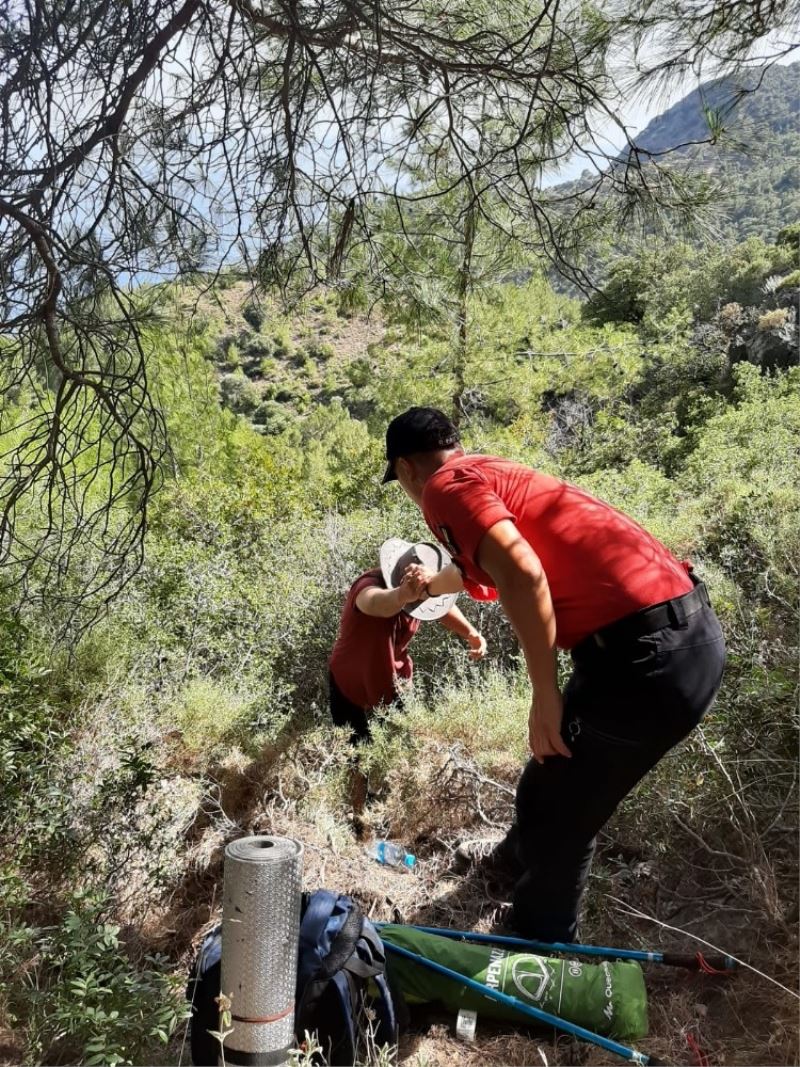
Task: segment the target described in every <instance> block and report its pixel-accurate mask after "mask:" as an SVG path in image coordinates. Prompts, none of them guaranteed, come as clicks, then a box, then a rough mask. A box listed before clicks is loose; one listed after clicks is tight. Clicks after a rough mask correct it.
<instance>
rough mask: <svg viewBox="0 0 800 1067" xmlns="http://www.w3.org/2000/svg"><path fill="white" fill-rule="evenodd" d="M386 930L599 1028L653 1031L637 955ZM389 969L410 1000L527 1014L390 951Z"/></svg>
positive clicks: (618, 1033) (629, 1036)
mask: <svg viewBox="0 0 800 1067" xmlns="http://www.w3.org/2000/svg"><path fill="white" fill-rule="evenodd" d="M380 934H381V937H382V938H383V940H384V941H387V942H388V943H389V944H393V945H399V946H400V947H401V948H405V949H408V951H409V952H415V953H416V954H417V955H418V956H423V957H424V958H425V959H429V960H433V961H434V962H436V963H440V964H442V965H443V966H445V967H448V968H450V970H452V971H457V972H458V973H459V974H463V975H465V976H466V977H468V978H474V979H475V980H476V981H478V982H482V983H483V984H484V985H487V986H490V987H491V988H493V989H495V990H498V991H499V992H501V993H506V994H507V995H509V996H512V997H516V998H517V999H518V1000H521V1001H522V1002H523V1003H524V1004H528V1005H531V1006H532V1007H535V1008H539V1009H540V1010H542V1011H546V1012H550V1014H552V1015H557V1016H559V1017H560V1018H562V1019H567V1020H568V1021H569V1022H572V1023H577V1024H578V1025H579V1026H584V1027H586V1028H587V1029H588V1030H594V1031H595V1033H598V1034H605V1035H606V1036H608V1037H614V1038H618V1039H624V1040H628V1041H631V1040H635V1039H637V1038H640V1037H645V1036H646V1034H647V1026H648V1024H647V991H646V989H645V984H644V975H643V974H642V969H641V967H640V966H639V964H638V963H636V962H634V961H613V962H612V961H609V960H605V961H603V962H602V963H599V964H597V963H586V962H585V961H584V960H562V959H553V958H551V957H549V956H538V955H534V954H533V953H530V952H511V951H508V950H507V949H504V948H501V947H500V946H499V945H486V944H480V945H477V944H472V943H470V942H467V941H455V940H452V939H451V938H447V937H438V936H437V935H436V934H427V933H423V932H422V931H421V930H415V929H414V928H413V927H408V926H393V925H389V926H384V927H382V928H381V931H380ZM387 970H388V972H389V975H390V977H391V980H392V982H393V983H395V984H396V985H397V987H398V988H399V989H400V991H401V992H402V993H403V995H404V997H405V998H406V1000H407V1001H408V1002H409V1003H411V1004H413V1003H417V1004H421V1003H434V1002H435V1003H439V1004H441V1005H442V1006H443V1007H445V1008H448V1009H452V1010H453V1011H458V1010H459V1009H461V1008H466V1009H468V1010H470V1011H475V1012H477V1013H478V1015H479V1016H480V1015H483V1016H486V1017H487V1018H492V1019H509V1020H514V1021H517V1022H518V1021H520V1020H521V1019H525V1018H526V1017H525V1016H523V1015H522V1014H521V1013H518V1012H515V1011H514V1010H513V1009H511V1008H507V1007H505V1006H504V1005H502V1004H498V1003H497V1002H496V1001H493V1000H490V999H489V998H488V997H483V996H481V994H480V993H478V992H476V991H474V990H472V989H468V988H467V987H466V986H464V985H461V984H460V983H458V982H456V981H455V979H451V978H447V977H446V976H445V975H442V974H437V973H436V972H434V971H432V970H429V969H428V968H427V967H423V966H422V965H421V964H418V963H415V962H414V961H412V960H409V959H406V958H404V957H402V956H397V955H395V954H393V953H391V952H388V953H387ZM528 1021H529V1020H528Z"/></svg>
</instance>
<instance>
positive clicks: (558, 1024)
mask: <svg viewBox="0 0 800 1067" xmlns="http://www.w3.org/2000/svg"><path fill="white" fill-rule="evenodd" d="M384 925H386V924H384ZM415 929H418V930H422V929H424V927H416V928H415ZM383 945H384V948H386V949H387V950H388V951H389V952H393V953H395V954H396V955H398V956H403V957H404V958H405V959H408V960H411V961H412V962H414V963H419V964H421V965H422V966H423V967H427V968H428V969H429V970H431V971H435V972H436V973H437V974H441V975H444V976H445V978H452V979H453V981H454V982H459V983H460V984H461V985H464V986H467V988H468V989H472V990H474V991H475V992H476V993H480V994H481V995H482V996H485V997H488V998H489V1000H496V1001H497V1003H498V1004H504V1005H505V1006H506V1007H507V1008H513V1009H514V1011H517V1012H519V1013H520V1014H521V1015H526V1016H527V1017H528V1018H530V1019H535V1020H536V1021H537V1022H540V1023H545V1024H547V1025H548V1026H553V1027H555V1028H556V1029H557V1030H563V1031H564V1032H565V1033H567V1034H572V1036H573V1037H579V1038H582V1039H583V1040H584V1041H591V1043H592V1044H593V1045H599V1046H600V1048H604V1049H605V1050H606V1051H607V1052H613V1053H614V1054H615V1055H617V1056H621V1057H622V1059H624V1060H629V1061H630V1062H631V1063H637V1064H641V1065H643V1067H648V1065H653V1067H655V1065H657V1064H660V1063H661V1061H660V1060H657V1059H654V1057H652V1056H648V1055H647V1054H646V1053H644V1052H637V1051H636V1049H632V1048H628V1046H627V1045H620V1044H619V1042H617V1041H612V1040H611V1039H610V1038H608V1037H603V1036H602V1035H601V1034H596V1033H594V1032H593V1031H592V1030H586V1029H585V1028H584V1027H583V1026H578V1025H577V1024H576V1023H570V1022H567V1020H566V1019H560V1018H559V1017H558V1016H557V1015H551V1014H550V1012H547V1011H542V1010H541V1009H540V1008H534V1007H533V1006H532V1005H530V1004H524V1003H523V1002H522V1001H521V1000H518V999H517V998H516V997H512V996H510V995H509V994H508V993H501V992H500V990H499V989H492V988H491V987H490V986H487V985H484V984H483V982H478V981H477V980H476V979H474V978H468V977H467V976H466V975H464V974H459V972H458V971H452V970H451V969H450V968H449V967H445V966H444V964H442V963H436V962H434V960H428V959H426V958H425V957H424V956H418V955H417V953H416V952H410V951H409V950H408V949H407V948H401V947H400V945H393V944H392V943H391V941H384V942H383Z"/></svg>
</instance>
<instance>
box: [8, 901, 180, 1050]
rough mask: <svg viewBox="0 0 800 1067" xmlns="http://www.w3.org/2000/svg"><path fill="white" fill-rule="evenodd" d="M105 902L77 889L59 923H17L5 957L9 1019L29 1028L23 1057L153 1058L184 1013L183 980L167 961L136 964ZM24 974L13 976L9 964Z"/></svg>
mask: <svg viewBox="0 0 800 1067" xmlns="http://www.w3.org/2000/svg"><path fill="white" fill-rule="evenodd" d="M107 908H108V903H107V902H106V901H103V900H98V899H94V898H92V897H91V896H85V895H82V894H76V896H75V897H74V898H73V903H72V907H71V908H70V910H68V911H67V913H66V914H65V915H64V917H63V919H62V920H61V921H60V922H59V923H58V924H57V925H56V926H54V927H48V928H35V927H25V928H22V927H17V928H16V929H15V930H12V931H10V938H9V942H10V948H7V949H6V952H5V953H4V955H3V957H2V964H3V972H2V981H3V990H4V992H5V994H6V997H7V998H8V1000H7V1003H8V1009H9V1011H10V1013H11V1021H12V1022H13V1023H14V1024H16V1025H17V1026H22V1027H24V1033H25V1038H26V1045H27V1057H26V1060H25V1062H26V1063H83V1064H87V1065H98V1067H99V1065H104V1067H105V1065H109V1067H116V1065H117V1064H141V1063H156V1062H158V1061H159V1059H163V1056H164V1049H165V1046H166V1045H167V1043H168V1041H169V1039H170V1037H171V1035H172V1034H173V1032H174V1030H175V1029H176V1027H177V1025H178V1023H179V1021H180V1020H181V1019H182V1018H184V1017H185V1006H184V1001H183V989H182V986H183V982H182V981H180V980H176V979H175V978H174V977H173V976H170V975H169V973H168V970H169V967H168V963H167V960H166V959H164V958H163V957H160V956H151V957H147V958H145V959H143V960H141V961H140V964H139V965H136V964H134V962H133V960H132V959H131V958H130V957H129V956H128V954H127V952H126V950H125V947H124V946H123V944H122V941H121V939H120V928H119V926H117V925H115V924H114V923H110V922H108V921H107V919H106V917H105V916H106V913H107ZM15 964H16V966H17V967H21V968H24V969H25V970H26V972H27V979H26V981H24V982H15V983H10V981H9V979H10V977H11V975H10V974H9V968H10V967H12V966H13V965H15Z"/></svg>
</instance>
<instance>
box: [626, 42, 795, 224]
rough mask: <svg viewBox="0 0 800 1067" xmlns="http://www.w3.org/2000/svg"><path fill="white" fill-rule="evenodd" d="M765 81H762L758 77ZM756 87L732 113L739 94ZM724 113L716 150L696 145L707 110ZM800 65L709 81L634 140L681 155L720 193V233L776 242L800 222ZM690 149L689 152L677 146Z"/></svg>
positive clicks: (648, 148)
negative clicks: (785, 229) (786, 229)
mask: <svg viewBox="0 0 800 1067" xmlns="http://www.w3.org/2000/svg"><path fill="white" fill-rule="evenodd" d="M759 77H761V83H760V85H759V84H758V79H759ZM748 86H757V88H754V89H753V91H752V92H750V93H748V94H747V95H746V96H744V97H743V98H742V99H741V100H740V101H739V103H738V104H737V105H736V107H735V108H733V109H731V110H728V108H727V105H728V104H729V103H730V102H731V100H732V99H733V97H734V95H735V94H736V92H737V90H739V89H741V88H742V87H748ZM707 110H711V111H716V112H718V113H719V114H720V120H721V124H722V127H723V130H724V133H723V135H722V137H721V138H720V140H719V142H718V143H717V144H700V145H698V144H691V143H690V142H692V141H703V140H707V139H708V137H709V125H708V119H707V115H706V111H707ZM798 116H800V63H792V64H791V65H788V66H773V67H770V68H768V69H767V70H765V71H761V72H752V73H751V74H750V76H749V79H733V78H721V79H718V80H717V81H712V82H706V83H705V84H704V85H701V86H700V87H699V88H698V89H695V90H694V91H693V92H691V93H689V94H688V95H687V96H685V97H684V98H683V99H682V100H680V101H679V102H678V103H677V104H674V105H673V106H672V107H670V108H668V109H667V110H666V111H664V112H663V113H662V114H661V115H659V116H657V118H655V119H653V120H652V121H651V122H649V123H648V125H647V126H646V127H645V129H644V130H643V131H642V132H641V133H640V134H639V136H638V137H636V139H635V140H636V144H637V147H638V148H640V149H644V150H645V151H647V152H653V153H655V152H665V151H668V150H670V149H676V148H677V151H676V152H673V153H671V155H670V156H669V157H667V158H669V159H671V160H676V159H678V158H681V157H682V158H683V159H685V160H686V161H687V162H688V163H690V164H691V166H692V167H693V168H698V169H702V170H703V171H704V172H706V173H707V174H709V175H710V176H712V177H713V179H714V180H715V182H716V183H717V184H718V185H719V187H720V196H721V200H720V204H719V207H720V213H719V218H718V223H717V225H718V228H719V230H720V233H721V236H723V237H724V238H726V239H729V240H734V241H743V240H745V239H746V238H748V237H761V238H763V239H764V240H766V241H773V240H774V239H775V236H776V234H777V233H778V231H779V230H780V229H782V228H783V227H784V226H786V225H787V224H788V223H791V222H793V221H795V220H796V219H797V217H798V216H800V121H798ZM683 144H686V147H685V148H678V146H679V145H683Z"/></svg>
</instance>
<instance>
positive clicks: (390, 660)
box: [328, 570, 419, 709]
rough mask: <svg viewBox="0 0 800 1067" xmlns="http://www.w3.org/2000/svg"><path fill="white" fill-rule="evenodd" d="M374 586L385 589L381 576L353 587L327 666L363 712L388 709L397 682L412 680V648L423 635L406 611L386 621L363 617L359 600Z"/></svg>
mask: <svg viewBox="0 0 800 1067" xmlns="http://www.w3.org/2000/svg"><path fill="white" fill-rule="evenodd" d="M372 585H375V586H377V587H378V588H379V589H384V588H385V585H384V581H383V577H382V575H381V572H380V571H379V570H372V571H367V572H366V573H365V574H362V575H361V577H360V578H356V580H355V581H354V582H353V584H352V585H351V586H350V591H349V593H348V594H347V598H346V600H345V602H344V608H343V609H342V618H341V622H340V623H339V634H338V636H337V638H336V644H335V645H334V646H333V652H332V653H331V658H330V660H329V661H328V663H329V666H330V670H331V674H332V675H333V677H334V680H335V682H336V684H337V685H338V686H339V689H340V690H341V691H342V693H343V694H344V695H345V696H346V697H347V699H348V700H351V701H352V702H353V703H354V704H356V705H358V707H360V708H365V709H367V708H374V707H377V706H378V704H390V703H391V702H392V701H393V700H394V698H395V696H396V691H395V679H396V678H402V679H408V680H409V681H410V680H411V675H412V672H413V670H414V664H413V663H412V661H411V657H410V656H409V654H408V646H409V644H410V642H411V638H412V637H413V636H414V634H415V633H416V632H417V630H418V629H419V619H412V618H411V616H410V615H407V614H406V613H405V612H404V611H400V612H398V614H397V615H393V616H392V617H391V618H388V619H384V618H381V617H380V616H377V615H365V614H364V612H363V611H359V610H358V608H357V607H356V599H357V597H358V594H359V593H360V592H361V590H362V589H369V587H370V586H372Z"/></svg>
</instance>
